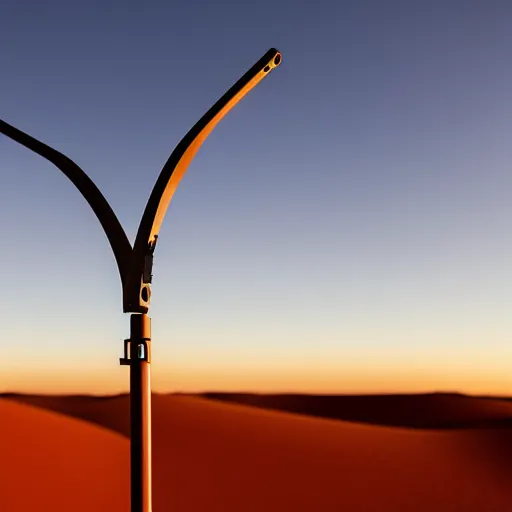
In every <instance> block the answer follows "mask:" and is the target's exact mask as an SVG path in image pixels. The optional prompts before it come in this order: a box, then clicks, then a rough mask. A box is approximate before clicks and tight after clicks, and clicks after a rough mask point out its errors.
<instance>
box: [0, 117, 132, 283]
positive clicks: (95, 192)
mask: <svg viewBox="0 0 512 512" xmlns="http://www.w3.org/2000/svg"><path fill="white" fill-rule="evenodd" d="M0 133H3V134H4V135H7V137H9V138H11V139H12V140H14V141H16V142H18V143H19V144H21V145H22V146H25V147H26V148H28V149H30V150H32V151H34V153H37V154H38V155H41V156H42V157H43V158H46V160H49V161H50V162H51V163H52V164H54V165H55V166H56V167H57V168H58V169H60V170H61V171H62V172H63V173H64V174H65V175H66V176H67V177H68V178H69V180H70V181H71V182H72V183H73V185H75V186H76V188H77V189H78V190H79V191H80V192H81V194H82V196H83V197H84V198H85V200H86V201H87V202H88V203H89V205H90V207H91V208H92V209H93V211H94V213H95V214H96V217H98V220H99V221H100V223H101V225H102V227H103V229H104V231H105V234H106V235H107V238H108V241H109V242H110V246H111V247H112V250H113V251H114V257H115V258H116V261H117V266H118V268H119V274H120V276H121V283H122V284H123V288H124V284H125V282H126V278H127V271H128V269H129V261H130V256H131V253H132V246H131V245H130V242H129V241H128V237H127V236H126V233H125V232H124V229H123V227H122V226H121V223H120V222H119V220H118V218H117V217H116V214H115V213H114V211H113V210H112V208H111V207H110V205H109V204H108V202H107V200H106V199H105V197H104V196H103V194H102V193H101V192H100V190H99V189H98V187H97V186H96V185H95V184H94V183H93V181H92V180H91V178H89V176H87V174H85V172H84V171H83V170H82V169H81V168H80V167H79V166H78V165H77V164H76V163H75V162H73V160H71V159H70V158H68V157H67V156H65V155H63V154H62V153H59V152H58V151H57V150H55V149H53V148H51V147H49V146H47V145H46V144H43V143H42V142H40V141H38V140H37V139H34V138H33V137H31V136H30V135H27V134H26V133H24V132H22V131H21V130H18V129H17V128H15V127H14V126H11V125H10V124H8V123H6V122H5V121H2V120H0Z"/></svg>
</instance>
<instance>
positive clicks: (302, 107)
mask: <svg viewBox="0 0 512 512" xmlns="http://www.w3.org/2000/svg"><path fill="white" fill-rule="evenodd" d="M511 22H512V5H511V4H510V3H509V2H505V1H503V2H498V1H488V2H479V1H462V0H461V1H456V0H454V1H452V2H446V1H428V2H427V1H423V2H421V1H400V2H399V1H389V2H381V1H379V0H374V1H346V2H333V1H332V0H317V1H315V2H291V1H289V2H285V1H283V0H273V1H268V0H261V1H258V2H234V1H230V0H219V1H217V2H209V1H204V0H201V1H196V2H188V1H186V0H176V1H173V2H165V1H148V2H145V3H140V2H133V1H120V0H112V1H102V2H99V1H97V2H92V1H91V2H68V1H64V0H49V1H46V2H40V1H39V0H17V1H7V2H2V5H1V6H0V47H1V48H2V51H1V53H0V69H1V80H0V113H1V115H0V118H1V119H3V120H4V121H6V122H8V123H10V124H12V125H14V126H16V127H18V128H19V129H21V130H23V131H25V132H27V133H29V134H30V135H32V136H33V137H36V138H37V139H39V140H41V141H43V142H45V143H46V144H48V145H50V146H52V147H54V148H55V149H57V150H59V151H61V152H62V153H64V154H66V155H67V156H69V157H70V158H71V159H73V160H74V161H75V162H76V163H77V164H78V165H80V166H81V167H82V168H83V169H84V170H85V172H87V173H88V175H89V176H90V177H91V178H92V179H93V180H94V182H95V183H96V184H97V185H98V187H99V188H100V190H101V191H102V192H103V194H104V195H105V197H106V198H107V200H108V201H109V202H110V204H111V205H112V207H113V209H114V211H115V212H116V214H117V216H118V217H119V219H120V221H121V223H122V224H123V226H124V229H125V230H126V232H127V235H128V237H129V239H130V241H131V242H132V243H133V240H134V238H135V234H136V231H137V228H138V224H139V220H140V217H141V215H142V212H143V209H144V207H145V204H146V201H147V199H148V197H149V194H150V192H151V189H152V187H153V185H154V183H155V181H156V178H157V177H158V175H159V173H160V170H161V168H162V166H163V164H164V163H165V161H166V160H167V158H168V156H169V155H170V153H171V152H172V150H173V149H174V147H175V146H176V144H177V143H178V142H179V141H180V139H181V138H182V137H183V136H184V135H185V134H186V132H187V131H188V130H189V129H190V128H191V126H192V125H193V124H194V123H195V122H196V121H197V120H198V119H199V118H200V117H201V116H202V115H203V114H204V113H205V112H206V110H207V109H208V108H209V107H210V106H211V105H212V104H213V103H214V102H215V101H216V100H217V99H218V98H219V97H220V96H221V95H222V94H223V93H224V92H225V91H226V90H227V89H228V88H229V87H230V86H231V85H232V84H233V83H234V82H235V81H236V80H237V79H238V78H239V77H240V76H241V75H242V74H243V73H244V72H245V71H247V70H248V69H249V68H250V67H251V66H252V65H253V64H254V63H255V62H256V61H257V60H258V59H259V58H260V57H261V56H262V55H263V54H264V53H265V52H266V51H267V50H268V49H269V48H271V47H275V48H277V49H279V50H280V51H281V52H282V54H283V63H282V64H281V66H280V67H278V68H277V69H275V70H274V71H272V73H271V74H270V75H269V76H268V77H266V78H265V79H264V80H263V81H262V82H261V83H260V84H259V85H258V86H257V87H256V88H255V89H254V90H253V91H251V92H250V93H249V94H248V95H247V96H246V97H245V98H244V99H243V100H242V101H241V102H240V103H239V104H238V105H237V106H236V107H235V108H234V109H233V110H232V111H231V112H230V113H229V114H228V115H227V116H226V117H225V118H224V119H223V120H222V121H221V123H220V124H219V125H218V126H217V127H216V128H215V130H214V131H213V132H212V134H211V135H210V137H209V138H208V139H207V140H206V141H205V143H204V144H203V146H202V147H201V149H200V150H199V152H198V154H197V156H196V158H195V159H194V160H193V162H192V163H191V165H190V167H189V169H188V171H187V174H186V175H185V177H184V178H183V180H182V181H181V183H180V185H179V187H178V189H177V191H176V193H175V195H174V198H173V200H172V203H171V205H170V207H169V210H168V212H167V215H166V218H165V221H164V223H163V226H162V229H161V231H160V236H159V241H158V246H157V249H156V251H155V263H154V268H153V274H154V280H153V285H152V292H153V294H152V301H151V309H150V316H151V318H152V335H153V341H152V357H153V362H152V379H153V389H154V390H155V391H159V392H169V391H184V392H188V391H190V392H195V391H206V390H216V391H222V390H225V391H230V390H238V391H261V392H280V391H289V392H310V393H375V392H378V393H380V392H384V393H386V392H418V391H459V392H465V393H478V394H481V393H484V394H487V393H489V394H511V393H512V313H511V312H512V234H511V231H512V230H511V225H512V201H511V193H512V169H511V166H512V144H511V143H510V141H511V138H512V68H511V66H510V54H511V51H512V32H511V31H510V24H511ZM0 267H1V268H2V269H3V272H2V278H3V286H2V290H3V293H2V294H1V295H0V306H1V312H0V350H1V352H2V355H3V357H2V358H0V391H20V392H42V393H94V394H105V393H116V392H120V391H127V390H128V385H129V376H128V373H129V370H128V368H127V367H126V366H120V365H119V361H118V358H119V357H121V356H122V348H123V339H124V338H127V337H128V335H129V318H128V315H127V314H123V313H122V303H121V284H120V280H119V276H118V272H117V268H116V263H115V260H114V257H113V254H112V251H111V249H110V246H109V244H108V241H107V239H106V236H105V234H104V233H103V231H102V228H101V226H100V224H99V222H98V221H97V219H96V217H95V216H94V214H93V212H92V210H91V209H90V207H89V206H88V205H87V203H86V202H85V200H84V199H83V198H82V196H81V195H80V193H79V192H78V191H77V190H76V189H75V188H74V186H73V185H72V183H71V182H70V181H68V180H67V178H66V177H65V176H64V175H63V174H62V173H61V172H60V171H59V170H58V169H56V168H55V167H54V166H53V165H52V164H50V163H49V162H47V161H46V160H44V159H43V158H41V157H40V156H38V155H36V154H33V153H31V152H30V151H29V150H27V149H26V148H24V147H22V146H20V145H18V144H17V143H15V142H14V141H12V140H10V139H8V138H7V137H5V136H3V135H0Z"/></svg>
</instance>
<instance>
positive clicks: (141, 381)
mask: <svg viewBox="0 0 512 512" xmlns="http://www.w3.org/2000/svg"><path fill="white" fill-rule="evenodd" d="M129 341H130V489H131V491H130V492H131V512H151V382H150V362H151V319H150V318H149V317H148V316H147V315H145V314H132V315H131V317H130V340H129Z"/></svg>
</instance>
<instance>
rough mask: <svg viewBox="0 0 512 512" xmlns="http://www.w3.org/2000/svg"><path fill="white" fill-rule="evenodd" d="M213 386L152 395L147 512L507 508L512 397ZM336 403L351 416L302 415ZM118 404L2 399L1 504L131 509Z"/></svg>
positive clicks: (510, 501) (56, 511)
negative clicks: (203, 392) (273, 391)
mask: <svg viewBox="0 0 512 512" xmlns="http://www.w3.org/2000/svg"><path fill="white" fill-rule="evenodd" d="M223 395H224V396H222V397H219V396H218V394H213V395H210V396H211V397H214V398H216V399H215V400H212V399H210V398H205V397H200V396H187V395H179V396H178V395H158V394H156V395H154V396H153V403H152V408H153V447H154V453H153V484H154V487H153V495H154V504H153V510H154V512H160V511H162V512H163V511H180V512H181V511H210V510H211V511H226V512H230V511H233V512H235V511H236V512H242V511H248V512H252V511H254V512H256V511H257V512H261V511H263V510H270V511H280V512H282V511H288V510H289V511H299V512H300V511H314V512H316V511H350V512H357V511H361V512H363V511H364V512H386V511H391V512H399V511H411V512H422V511H425V512H426V511H428V512H431V511H440V512H445V511H446V512H450V511H454V512H455V511H464V512H471V511H482V512H493V511H496V512H507V511H512V485H511V479H512V475H511V471H510V470H511V468H512V466H511V462H510V461H511V460H512V428H511V426H510V425H511V423H510V422H511V420H512V402H509V401H506V400H498V399H490V398H489V399H487V398H474V397H465V396H459V395H442V394H441V395H438V394H434V395H405V396H404V395H402V396H401V397H400V396H398V395H397V396H394V397H393V396H386V395H383V396H375V397H330V398H329V399H327V398H318V397H304V396H299V395H281V396H278V397H275V396H274V397H273V398H272V397H271V398H269V396H268V395H243V394H242V395H240V394H238V395H237V394H229V396H228V395H225V394H223ZM255 397H256V398H255ZM235 399H236V400H235ZM221 400H223V401H221ZM227 401H230V402H234V401H237V402H244V403H251V404H252V405H257V406H258V407H247V406H245V405H240V403H226V402H227ZM265 401H266V402H265ZM263 402H265V403H263ZM261 407H272V408H278V407H281V408H283V409H286V410H288V412H285V413H283V412H280V411H276V410H265V409H263V408H261ZM404 407H405V408H407V409H408V412H404ZM335 410H338V412H337V413H336V415H337V416H336V417H339V418H343V419H344V420H350V421H343V420H340V419H336V420H333V419H322V418H318V417H313V416H311V414H318V415H322V416H326V415H327V413H329V414H331V417H333V416H334V412H333V411H335ZM290 411H291V412H292V413H293V414H290ZM329 411H330V412H329ZM298 412H301V413H304V412H308V413H309V414H310V416H306V415H304V414H296V413H298ZM128 413H129V402H128V397H127V396H126V395H121V396H117V397H105V398H96V397H76V396H75V397H73V396H71V397H64V396H63V397H59V396H26V395H13V394H10V395H3V396H2V398H0V433H1V434H2V435H1V436H0V443H1V446H0V453H1V456H2V457H1V461H2V464H1V465H0V468H1V469H0V503H1V504H2V505H1V510H2V512H4V511H5V512H28V511H30V512H32V511H34V510H52V512H60V511H66V512H68V511H69V510H73V511H76V512H82V511H83V512H85V511H89V510H94V511H95V512H103V511H105V512H107V511H108V512H117V511H119V512H121V511H123V512H125V511H127V510H129V439H128V436H129V417H128ZM356 421H365V422H366V424H361V423H355V422H356ZM370 423H371V424H370ZM390 424H395V425H396V424H400V425H402V427H401V428H395V427H389V426H380V425H390ZM406 424H407V425H408V427H407V428H405V425H406ZM463 426H464V428H462V427H463ZM491 426H492V427H493V428H491ZM410 427H414V428H410ZM426 427H430V428H434V427H436V428H449V430H439V429H437V430H425V428H426ZM6 461H7V462H6Z"/></svg>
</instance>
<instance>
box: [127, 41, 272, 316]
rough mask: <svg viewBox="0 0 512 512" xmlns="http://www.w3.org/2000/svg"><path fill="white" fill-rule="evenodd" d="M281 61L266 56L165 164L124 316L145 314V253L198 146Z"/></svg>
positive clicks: (137, 248)
mask: <svg viewBox="0 0 512 512" xmlns="http://www.w3.org/2000/svg"><path fill="white" fill-rule="evenodd" d="M281 60H282V56H281V54H280V52H279V51H278V50H276V49H275V48H272V49H270V50H269V51H268V52H266V53H265V55H264V56H263V57H262V58H261V59H260V60H258V62H256V64H254V66H252V68H251V69H249V71H247V73H245V75H243V76H242V78H240V80H238V82H236V83H235V85H233V86H232V87H231V88H230V89H229V90H228V91H227V92H226V93H225V94H224V95H223V96H222V97H221V98H220V99H219V100H218V101H217V103H215V104H214V105H213V107H211V108H210V110H208V112H206V114H205V115H204V116H203V117H202V118H201V119H200V120H199V121H198V122H197V123H196V124H195V125H194V126H193V127H192V129H191V130H190V131H189V132H188V133H187V134H186V135H185V137H183V139H182V140H181V142H180V143H179V144H178V145H177V146H176V149H175V150H174V151H173V152H172V154H171V156H170V157H169V159H168V160H167V162H166V164H165V165H164V167H163V169H162V171H161V173H160V175H159V176H158V179H157V181H156V183H155V186H154V187H153V191H152V192H151V195H150V197H149V200H148V203H147V205H146V208H145V210H144V214H143V215H142V219H141V222H140V225H139V230H138V232H137V237H136V239H135V243H134V247H133V256H132V262H131V263H132V266H131V268H130V271H129V280H128V283H127V286H126V287H125V294H124V311H125V312H135V311H138V312H143V313H145V312H146V310H147V308H144V307H143V308H141V307H140V293H141V275H142V273H143V270H144V264H145V259H146V257H147V255H148V251H151V252H152V251H153V250H154V246H155V244H156V238H157V236H158V232H159V230H160V226H161V225H162V221H163V219H164V216H165V212H166V211H167V207H168V206H169V203H170V202H171V199H172V196H173V195H174V191H175V190H176V187H177V186H178V184H179V182H180V180H181V178H183V176H184V174H185V172H186V170H187V167H188V166H189V164H190V162H191V161H192V159H193V158H194V156H195V155H196V153H197V151H198V149H199V148H200V147H201V144H202V143H203V142H204V141H205V139H206V138H207V137H208V135H209V134H210V133H211V131H212V130H213V129H214V128H215V126H216V125H217V123H218V122H219V121H220V120H221V119H222V118H223V117H224V116H225V115H226V114H227V113H228V112H229V111H230V110H231V109H232V108H233V107H234V106H235V105H236V104H237V103H238V102H239V101H240V100H241V99H242V98H243V97H244V96H245V95H246V94H247V93H248V92H249V91H250V90H251V89H253V88H254V87H255V86H256V85H257V84H258V83H259V82H260V81H261V80H263V78H265V76H266V75H267V74H268V73H269V72H270V71H271V70H272V69H273V68H275V67H277V66H279V64H280V63H281Z"/></svg>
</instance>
